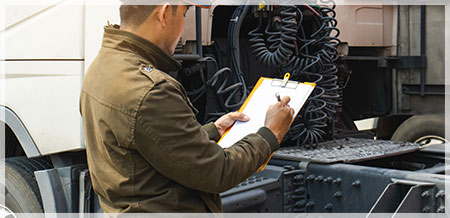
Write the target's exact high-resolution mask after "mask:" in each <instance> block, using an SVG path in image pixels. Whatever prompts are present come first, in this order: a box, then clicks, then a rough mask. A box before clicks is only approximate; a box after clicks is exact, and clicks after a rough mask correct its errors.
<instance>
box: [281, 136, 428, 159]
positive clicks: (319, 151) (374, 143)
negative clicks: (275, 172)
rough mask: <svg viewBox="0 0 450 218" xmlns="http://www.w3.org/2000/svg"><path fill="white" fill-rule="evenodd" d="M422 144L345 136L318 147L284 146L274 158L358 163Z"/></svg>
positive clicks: (418, 146) (402, 151) (409, 150)
mask: <svg viewBox="0 0 450 218" xmlns="http://www.w3.org/2000/svg"><path fill="white" fill-rule="evenodd" d="M418 149H420V145H419V144H416V143H411V142H396V141H385V140H372V139H359V138H344V139H338V140H332V141H326V142H322V143H320V144H319V145H318V146H317V148H316V149H306V148H303V147H283V148H280V149H279V150H277V151H276V152H275V154H274V155H273V158H274V159H281V160H293V161H309V162H312V163H337V162H342V163H356V162H361V161H366V160H372V159H379V158H384V157H388V156H393V155H398V154H404V153H409V152H413V151H416V150H418Z"/></svg>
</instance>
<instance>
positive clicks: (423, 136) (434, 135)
mask: <svg viewBox="0 0 450 218" xmlns="http://www.w3.org/2000/svg"><path fill="white" fill-rule="evenodd" d="M391 139H392V140H393V141H408V142H416V143H420V144H429V143H432V144H441V143H444V142H447V141H446V140H445V117H444V115H415V116H412V117H410V118H408V119H407V120H405V121H404V122H403V123H402V124H401V125H400V126H399V127H398V128H397V130H396V131H395V132H394V134H393V135H392V138H391Z"/></svg>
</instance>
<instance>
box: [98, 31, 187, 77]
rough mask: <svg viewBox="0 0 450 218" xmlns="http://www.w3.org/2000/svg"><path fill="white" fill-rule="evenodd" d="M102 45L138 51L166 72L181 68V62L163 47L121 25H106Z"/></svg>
mask: <svg viewBox="0 0 450 218" xmlns="http://www.w3.org/2000/svg"><path fill="white" fill-rule="evenodd" d="M102 47H107V48H112V49H117V50H121V51H126V52H132V53H136V54H137V55H139V56H141V57H142V58H144V59H145V60H147V61H149V62H150V63H151V64H152V65H154V66H155V67H156V68H157V69H159V70H162V71H164V72H166V73H169V72H172V71H176V70H178V69H179V68H180V63H178V62H177V61H176V60H175V59H173V58H172V57H170V56H169V55H168V54H167V53H165V52H164V51H163V50H162V49H161V48H159V47H158V46H156V45H155V44H153V43H152V42H150V41H148V40H146V39H144V38H142V37H140V36H138V35H136V34H133V33H131V32H128V31H124V30H121V29H119V25H109V26H105V33H104V35H103V42H102Z"/></svg>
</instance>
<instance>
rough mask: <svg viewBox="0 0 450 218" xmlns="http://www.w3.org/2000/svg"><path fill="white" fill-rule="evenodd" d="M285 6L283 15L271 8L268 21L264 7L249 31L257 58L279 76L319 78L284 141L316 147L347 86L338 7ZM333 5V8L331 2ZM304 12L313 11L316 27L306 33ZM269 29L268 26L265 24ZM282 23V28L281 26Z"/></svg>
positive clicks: (328, 131) (298, 79) (338, 106)
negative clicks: (342, 82) (341, 63)
mask: <svg viewBox="0 0 450 218" xmlns="http://www.w3.org/2000/svg"><path fill="white" fill-rule="evenodd" d="M324 3H325V4H324V6H316V7H314V8H313V7H311V6H309V5H300V6H281V7H280V12H279V18H280V19H281V21H280V22H278V20H277V19H278V17H277V15H276V14H274V13H275V11H271V12H270V13H269V15H268V16H266V19H265V18H264V16H263V11H259V12H257V13H259V18H258V25H257V27H256V28H255V29H253V30H252V31H250V32H249V34H248V35H249V36H250V39H249V42H250V48H251V49H252V52H253V54H254V55H255V56H256V59H257V60H258V61H259V62H260V63H262V64H263V65H265V66H268V67H275V68H276V69H279V72H278V76H279V77H282V75H284V73H286V72H290V73H291V79H292V80H296V81H302V82H314V83H316V88H315V89H314V91H313V92H312V94H311V95H310V97H309V99H308V100H307V102H306V103H305V105H304V106H303V108H302V110H301V111H300V113H299V115H298V116H297V118H296V119H295V120H294V122H293V124H292V126H291V129H290V130H289V132H288V134H287V135H286V137H285V138H284V139H283V142H282V144H283V145H289V146H292V144H294V145H297V146H304V147H306V148H310V147H316V146H317V144H318V142H319V141H321V140H322V139H324V137H327V136H329V135H330V134H331V135H332V131H331V133H330V129H332V127H330V126H332V125H333V123H334V121H335V120H336V113H337V111H338V109H339V108H340V107H341V105H342V88H341V85H340V84H339V82H338V76H337V75H336V74H337V72H338V71H339V70H338V68H337V66H336V64H335V62H336V60H337V59H338V52H337V46H338V45H339V43H340V41H339V39H338V38H337V37H338V36H339V29H338V28H337V27H336V25H337V21H336V19H335V15H336V13H335V11H334V9H335V5H334V2H333V1H326V0H325V1H324ZM328 3H332V4H333V5H332V6H331V7H328V6H326V5H327V4H328ZM304 10H308V11H309V12H312V17H313V20H314V22H315V25H316V28H315V29H314V30H312V31H310V33H309V34H307V33H306V30H305V28H304V19H305V16H306V15H305V14H304V12H303V11H304ZM264 23H266V27H265V28H264V30H263V28H262V27H263V24H264ZM277 24H279V26H277Z"/></svg>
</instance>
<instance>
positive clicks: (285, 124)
mask: <svg viewBox="0 0 450 218" xmlns="http://www.w3.org/2000/svg"><path fill="white" fill-rule="evenodd" d="M290 100H291V98H289V96H284V97H283V98H282V99H281V101H279V102H278V103H276V104H274V105H270V106H269V109H267V113H266V120H265V121H264V126H265V127H267V128H269V129H270V130H271V131H272V132H273V134H274V135H275V136H276V137H277V139H278V143H280V142H281V140H282V139H283V138H284V136H285V135H286V133H287V132H288V131H289V126H290V125H291V122H292V116H293V115H294V109H292V108H290V107H289V106H288V105H287V104H288V103H289V101H290Z"/></svg>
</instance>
